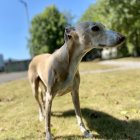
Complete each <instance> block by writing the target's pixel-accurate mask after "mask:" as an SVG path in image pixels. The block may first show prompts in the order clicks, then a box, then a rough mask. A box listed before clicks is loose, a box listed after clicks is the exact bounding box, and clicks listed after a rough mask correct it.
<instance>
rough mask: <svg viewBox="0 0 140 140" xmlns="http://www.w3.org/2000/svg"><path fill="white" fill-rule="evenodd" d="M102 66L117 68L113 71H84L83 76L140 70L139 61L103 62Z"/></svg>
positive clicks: (112, 69)
mask: <svg viewBox="0 0 140 140" xmlns="http://www.w3.org/2000/svg"><path fill="white" fill-rule="evenodd" d="M99 64H101V65H108V66H109V65H111V66H116V68H115V67H114V68H111V69H103V70H102V69H99V70H88V71H82V72H81V74H88V73H90V74H92V73H106V72H112V71H120V70H129V69H140V62H138V61H113V60H108V61H101V62H99Z"/></svg>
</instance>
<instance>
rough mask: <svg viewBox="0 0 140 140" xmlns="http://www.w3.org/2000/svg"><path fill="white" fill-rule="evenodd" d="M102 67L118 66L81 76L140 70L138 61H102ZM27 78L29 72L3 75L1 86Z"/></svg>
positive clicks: (0, 76) (86, 72) (85, 72)
mask: <svg viewBox="0 0 140 140" xmlns="http://www.w3.org/2000/svg"><path fill="white" fill-rule="evenodd" d="M99 64H101V65H111V66H116V67H114V68H110V69H99V70H86V71H82V72H80V73H81V74H96V73H106V72H112V71H122V70H129V69H140V62H138V61H114V60H108V61H101V62H99ZM24 78H27V72H13V73H3V74H0V84H1V83H5V82H9V81H13V80H19V79H24Z"/></svg>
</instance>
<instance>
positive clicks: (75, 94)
mask: <svg viewBox="0 0 140 140" xmlns="http://www.w3.org/2000/svg"><path fill="white" fill-rule="evenodd" d="M79 84H80V75H79V73H78V72H77V74H76V76H75V78H74V81H73V88H72V92H71V95H72V101H73V104H74V108H75V114H76V118H77V121H78V125H79V127H80V130H81V132H82V133H83V134H84V136H85V137H86V138H92V137H93V135H92V134H91V133H90V132H89V131H88V130H87V129H86V128H85V125H84V123H83V121H82V115H81V109H80V101H79Z"/></svg>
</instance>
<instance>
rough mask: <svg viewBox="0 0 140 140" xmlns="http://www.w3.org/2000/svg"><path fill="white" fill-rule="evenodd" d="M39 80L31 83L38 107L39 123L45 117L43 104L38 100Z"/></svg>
mask: <svg viewBox="0 0 140 140" xmlns="http://www.w3.org/2000/svg"><path fill="white" fill-rule="evenodd" d="M39 80H40V79H39V78H36V79H34V80H33V81H32V82H31V87H32V91H33V95H34V97H35V99H36V101H37V103H38V105H39V121H42V120H44V119H45V116H44V108H43V104H42V102H41V101H40V98H39Z"/></svg>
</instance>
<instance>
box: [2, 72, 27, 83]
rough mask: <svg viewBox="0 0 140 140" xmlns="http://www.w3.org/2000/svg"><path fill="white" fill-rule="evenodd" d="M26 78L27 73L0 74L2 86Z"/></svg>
mask: <svg viewBox="0 0 140 140" xmlns="http://www.w3.org/2000/svg"><path fill="white" fill-rule="evenodd" d="M26 77H27V72H12V73H2V74H0V84H1V83H5V82H9V81H13V80H18V79H23V78H26Z"/></svg>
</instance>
